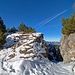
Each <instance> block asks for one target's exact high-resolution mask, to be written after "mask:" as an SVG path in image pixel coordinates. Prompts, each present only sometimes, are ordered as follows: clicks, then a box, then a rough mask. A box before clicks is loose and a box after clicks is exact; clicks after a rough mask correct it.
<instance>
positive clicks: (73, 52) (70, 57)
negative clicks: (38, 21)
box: [60, 33, 75, 63]
mask: <svg viewBox="0 0 75 75" xmlns="http://www.w3.org/2000/svg"><path fill="white" fill-rule="evenodd" d="M60 52H61V55H62V57H63V60H64V61H65V62H67V63H69V62H72V61H75V33H73V34H70V35H69V36H68V35H63V36H62V38H61V40H60Z"/></svg>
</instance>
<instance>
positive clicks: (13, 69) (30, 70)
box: [0, 59, 75, 75]
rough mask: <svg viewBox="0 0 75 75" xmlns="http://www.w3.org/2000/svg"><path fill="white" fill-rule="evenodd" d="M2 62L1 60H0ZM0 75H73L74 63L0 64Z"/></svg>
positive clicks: (39, 61)
mask: <svg viewBox="0 0 75 75" xmlns="http://www.w3.org/2000/svg"><path fill="white" fill-rule="evenodd" d="M1 61H2V60H1ZM0 63H1V64H0V65H1V66H2V65H3V66H2V67H1V66H0V75H73V71H72V67H73V65H74V64H75V63H69V64H65V63H64V62H60V63H57V64H56V63H53V62H50V61H49V60H48V59H42V60H34V61H30V60H17V59H16V60H15V61H4V62H3V63H2V62H0Z"/></svg>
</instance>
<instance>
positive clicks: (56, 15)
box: [0, 0, 75, 41]
mask: <svg viewBox="0 0 75 75" xmlns="http://www.w3.org/2000/svg"><path fill="white" fill-rule="evenodd" d="M74 2H75V1H74V0H69V1H68V0H66V1H65V0H41V1H40V0H32V1H30V0H21V1H20V0H16V1H15V0H10V1H9V0H7V1H6V0H1V1H0V16H1V18H2V20H3V21H4V24H5V25H6V27H7V28H12V27H13V26H14V27H15V28H18V26H19V25H20V23H21V22H24V24H25V25H26V26H29V27H30V26H31V27H32V28H34V29H35V30H36V31H37V32H41V33H42V34H44V39H45V40H48V41H60V39H61V37H62V23H61V19H62V18H67V17H70V16H71V14H73V13H74V11H73V9H72V5H73V4H74Z"/></svg>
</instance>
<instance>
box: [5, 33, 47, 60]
mask: <svg viewBox="0 0 75 75" xmlns="http://www.w3.org/2000/svg"><path fill="white" fill-rule="evenodd" d="M4 48H7V49H6V50H5V51H6V52H7V56H6V58H7V59H6V60H13V59H16V58H17V59H26V60H32V59H33V60H34V59H39V58H40V59H41V58H42V56H44V57H48V56H47V55H48V49H47V46H46V43H45V41H44V40H43V34H41V33H29V34H26V33H20V32H18V33H14V34H11V35H8V36H7V38H6V43H5V45H4Z"/></svg>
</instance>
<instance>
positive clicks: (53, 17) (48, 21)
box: [39, 9, 67, 28]
mask: <svg viewBox="0 0 75 75" xmlns="http://www.w3.org/2000/svg"><path fill="white" fill-rule="evenodd" d="M66 11H67V9H66V10H64V11H62V12H60V13H59V14H57V15H56V16H54V17H53V18H51V19H49V20H47V21H46V22H44V23H43V24H41V26H39V28H40V27H42V26H43V25H45V24H47V23H48V22H50V21H52V20H53V19H55V18H56V17H58V16H60V15H61V14H63V13H65V12H66Z"/></svg>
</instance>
